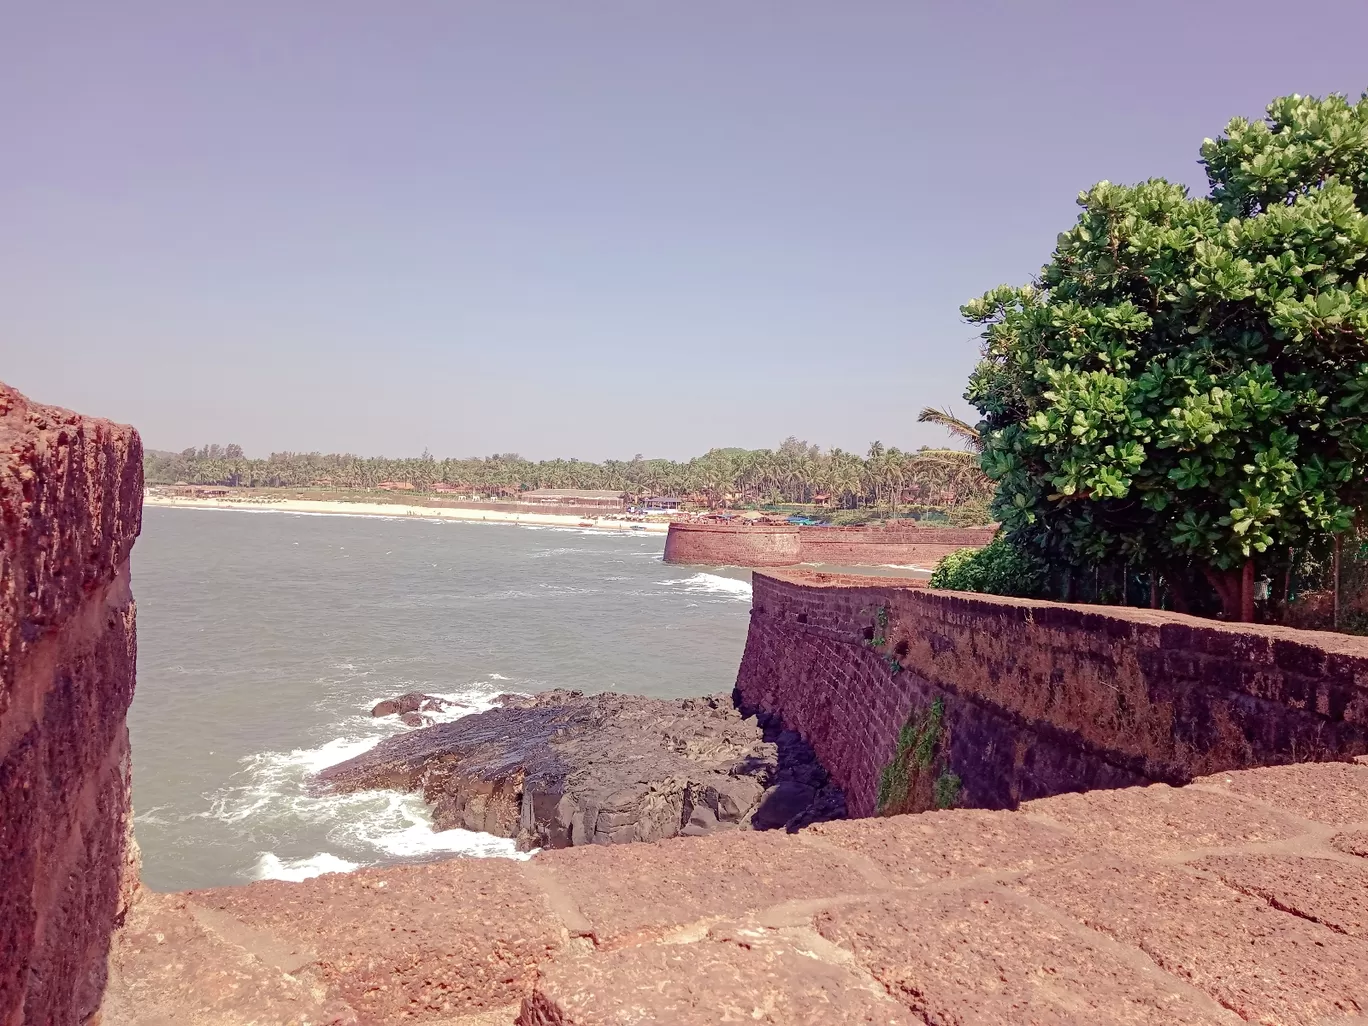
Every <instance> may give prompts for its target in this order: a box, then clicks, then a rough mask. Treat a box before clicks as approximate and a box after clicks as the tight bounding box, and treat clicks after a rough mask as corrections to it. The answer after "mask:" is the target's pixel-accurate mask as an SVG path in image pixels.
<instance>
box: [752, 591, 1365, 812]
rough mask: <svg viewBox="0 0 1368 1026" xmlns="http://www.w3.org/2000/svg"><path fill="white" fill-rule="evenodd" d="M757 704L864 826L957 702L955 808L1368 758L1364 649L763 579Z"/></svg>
mask: <svg viewBox="0 0 1368 1026" xmlns="http://www.w3.org/2000/svg"><path fill="white" fill-rule="evenodd" d="M754 589H755V590H754V606H753V609H752V612H751V626H750V632H749V635H748V637H747V642H746V650H745V654H744V656H743V658H742V663H741V670H740V673H739V676H738V679H737V690H738V693H739V697H740V699H741V701H742V704H743V705H745V706H746V707H749V708H754V709H759V710H764V711H767V712H772V713H775V714H777V715H779V716H780V717H782V718H783V720H784V722H785V723H786V724H788V725H789V726H790V727H792V728H794V729H796V730H798V731H799V732H800V733H801V734H802V735H803V736H804V738H805V739H806V740H807V741H808V742H809V743H810V744H811V745H812V747H813V748H814V749H815V750H816V752H817V755H818V757H819V758H820V759H821V760H822V763H823V765H824V766H825V767H826V768H827V770H828V771H829V772H830V773H831V775H832V777H833V778H834V779H835V780H836V782H837V783H838V784H839V785H840V786H841V787H843V788H844V789H845V792H846V798H847V802H848V804H849V807H850V810H851V812H852V814H854V815H870V814H873V813H874V812H875V811H876V810H877V807H878V788H879V779H880V774H881V773H882V772H883V769H884V767H886V766H887V765H889V763H890V761H891V760H892V759H893V757H894V753H895V750H896V747H897V741H898V734H899V731H900V730H901V729H902V728H903V726H904V724H906V723H907V722H908V721H909V719H913V720H916V719H917V717H918V716H919V715H924V714H925V712H926V710H928V709H929V708H930V707H931V706H932V704H933V703H934V702H935V700H936V699H937V698H939V699H941V703H942V705H943V710H944V712H943V723H942V727H941V731H940V734H941V736H940V738H939V740H938V744H939V750H940V754H939V760H940V761H939V763H938V765H940V766H942V767H943V768H944V769H945V770H948V771H950V772H953V773H954V774H955V775H956V776H957V777H958V778H959V779H960V781H961V783H962V791H961V793H960V797H959V802H958V803H959V804H964V805H975V806H980V807H986V808H1007V807H1014V806H1015V805H1016V804H1017V803H1018V802H1020V801H1024V800H1027V799H1030V798H1038V797H1043V796H1045V795H1050V794H1057V793H1060V792H1064V791H1075V790H1085V789H1090V788H1095V787H1115V786H1125V785H1128V784H1134V783H1144V782H1150V781H1163V782H1166V783H1183V782H1186V781H1188V780H1190V779H1192V778H1193V777H1194V776H1198V775H1202V774H1209V773H1215V772H1218V771H1221V770H1226V769H1234V768H1242V767H1251V766H1260V765H1270V764H1279V763H1288V762H1298V761H1306V760H1313V759H1338V758H1347V757H1351V756H1355V755H1360V754H1362V753H1364V752H1368V640H1365V639H1361V638H1351V637H1347V636H1343V635H1335V634H1324V633H1319V632H1313V631H1297V630H1292V629H1289V628H1280V627H1266V626H1254V625H1231V624H1222V623H1218V622H1214V621H1210V620H1201V619H1197V618H1195V617H1188V616H1181V615H1178V614H1171V613H1160V612H1153V611H1150V610H1140V609H1128V608H1121V607H1097V606H1075V605H1063V604H1059V603H1050V602H1037V601H1032V600H1027V599H1007V598H1000V597H996V596H986V595H969V594H964V593H958V592H941V591H930V590H927V589H925V588H924V587H922V586H921V582H916V581H889V580H888V579H881V578H862V577H854V576H844V575H830V574H817V573H812V572H810V571H772V572H768V573H762V574H756V575H755V578H754Z"/></svg>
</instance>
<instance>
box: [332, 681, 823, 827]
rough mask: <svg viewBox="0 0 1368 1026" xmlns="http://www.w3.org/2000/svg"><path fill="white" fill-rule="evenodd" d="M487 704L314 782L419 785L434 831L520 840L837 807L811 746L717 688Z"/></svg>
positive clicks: (361, 786)
mask: <svg viewBox="0 0 1368 1026" xmlns="http://www.w3.org/2000/svg"><path fill="white" fill-rule="evenodd" d="M408 697H410V696H404V698H408ZM498 702H499V704H498V705H497V706H496V707H495V708H493V709H490V710H487V711H485V712H481V713H475V714H473V715H470V716H466V717H463V718H462V719H459V720H457V721H455V722H453V723H440V724H437V725H435V726H431V727H426V728H424V729H420V730H414V731H411V732H409V733H406V734H401V735H398V736H396V737H392V738H388V739H386V740H385V741H382V742H381V743H380V744H378V745H377V746H376V747H375V748H373V749H371V750H370V751H369V752H366V753H364V754H362V755H359V756H357V757H356V758H354V759H350V760H348V761H347V762H344V763H340V764H339V765H337V766H332V767H329V768H328V769H326V770H324V771H323V772H322V773H320V774H319V775H318V777H317V778H316V782H315V786H316V787H317V788H319V789H321V790H324V791H331V792H350V791H359V790H366V789H370V788H393V789H396V790H402V791H417V790H421V791H422V793H423V797H424V798H425V799H426V800H427V802H428V804H429V805H430V806H431V807H432V816H433V822H434V824H435V825H436V827H437V828H438V829H440V830H446V829H451V828H453V827H462V828H464V829H467V830H483V831H486V832H488V833H493V834H499V835H502V836H505V837H515V838H517V841H518V845H519V847H520V848H523V849H524V850H525V849H528V848H537V847H548V848H563V847H568V846H570V845H578V844H613V843H618V842H623V841H650V840H656V839H658V838H662V837H673V836H675V835H677V834H681V833H682V834H687V835H690V836H698V835H702V834H710V833H716V832H718V831H723V830H735V829H752V828H754V829H769V828H774V827H786V828H788V829H790V830H794V829H797V828H798V827H799V826H802V825H804V824H806V823H811V822H816V821H818V820H821V819H832V818H839V817H842V816H844V815H845V798H844V796H843V795H842V794H841V792H840V790H839V789H838V788H837V787H836V786H835V784H833V783H832V782H831V781H830V780H829V778H828V777H827V775H826V772H825V770H823V769H822V768H821V766H820V765H819V764H818V763H817V760H816V757H815V756H814V755H813V752H812V749H811V748H809V747H808V746H807V745H806V744H805V743H804V742H803V741H802V739H801V738H799V737H798V735H797V734H794V733H793V732H792V731H787V732H786V731H783V729H782V726H781V725H780V724H777V723H773V722H771V723H769V724H768V725H767V726H764V727H762V726H761V724H760V723H758V722H757V721H756V720H755V718H754V717H752V718H750V719H743V718H742V716H741V714H740V712H739V711H738V710H737V709H736V707H735V705H733V704H732V701H731V699H730V698H729V697H728V696H725V695H717V696H712V697H708V698H687V699H683V700H666V699H654V698H642V697H639V696H635V695H619V694H613V693H607V694H600V695H592V696H585V695H583V694H581V693H579V692H570V691H548V692H544V693H543V694H540V695H532V696H527V695H503V696H500V698H499V699H498ZM383 704H384V703H382V705H383ZM377 708H379V707H378V706H377ZM382 715H383V714H382ZM412 715H417V713H416V712H413V713H412ZM405 722H409V721H408V719H407V718H405Z"/></svg>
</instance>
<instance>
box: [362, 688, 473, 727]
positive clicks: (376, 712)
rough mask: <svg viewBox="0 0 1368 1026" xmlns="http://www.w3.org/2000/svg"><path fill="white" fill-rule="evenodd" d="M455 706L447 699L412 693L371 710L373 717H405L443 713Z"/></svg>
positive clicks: (386, 700)
mask: <svg viewBox="0 0 1368 1026" xmlns="http://www.w3.org/2000/svg"><path fill="white" fill-rule="evenodd" d="M454 704H455V703H453V702H448V701H447V700H446V699H445V698H438V697H437V696H436V695H425V694H423V693H422V692H421V691H410V692H408V693H407V694H404V695H400V696H399V697H398V698H386V699H385V700H384V701H383V702H376V703H375V707H374V708H373V709H371V715H372V716H400V717H403V716H408V715H410V714H412V713H419V712H441V711H442V710H444V709H448V708H450V707H451V706H452V705H454ZM405 722H408V721H405Z"/></svg>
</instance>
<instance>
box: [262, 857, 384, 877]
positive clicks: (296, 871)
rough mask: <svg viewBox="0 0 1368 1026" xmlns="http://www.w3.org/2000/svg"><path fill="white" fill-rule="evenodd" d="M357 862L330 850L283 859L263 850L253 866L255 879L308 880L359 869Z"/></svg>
mask: <svg viewBox="0 0 1368 1026" xmlns="http://www.w3.org/2000/svg"><path fill="white" fill-rule="evenodd" d="M359 868H360V865H359V864H358V863H356V862H348V861H347V860H346V859H342V858H338V857H337V856H336V855H333V854H331V853H330V852H326V851H320V852H319V853H318V854H317V855H313V856H310V857H309V858H304V859H282V858H280V856H278V855H276V854H275V853H274V852H269V851H268V852H263V853H262V855H261V858H259V859H257V864H256V865H255V866H254V867H253V868H252V879H253V880H308V879H309V878H310V877H314V876H322V875H323V874H324V873H350V872H351V871H352V870H353V869H359Z"/></svg>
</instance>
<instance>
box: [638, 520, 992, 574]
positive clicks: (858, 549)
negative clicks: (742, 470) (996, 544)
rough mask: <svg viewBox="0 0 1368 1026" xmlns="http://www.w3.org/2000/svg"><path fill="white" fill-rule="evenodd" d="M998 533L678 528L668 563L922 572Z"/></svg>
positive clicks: (721, 526)
mask: <svg viewBox="0 0 1368 1026" xmlns="http://www.w3.org/2000/svg"><path fill="white" fill-rule="evenodd" d="M996 533H997V528H995V527H904V528H890V527H798V526H795V525H789V524H754V525H751V524H736V525H732V524H684V523H673V524H671V525H670V533H669V535H668V536H667V537H666V539H665V562H667V563H693V564H699V565H703V566H754V567H769V566H794V565H796V564H798V563H826V564H829V565H833V566H879V565H892V566H919V567H925V568H927V569H930V568H931V567H934V566H935V565H936V562H937V561H938V560H939V559H941V557H943V556H946V555H948V554H949V553H951V552H954V551H955V550H957V549H962V548H978V547H981V546H984V545H987V544H988V543H989V542H990V541H992V540H993V536H994V535H995V534H996Z"/></svg>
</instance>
